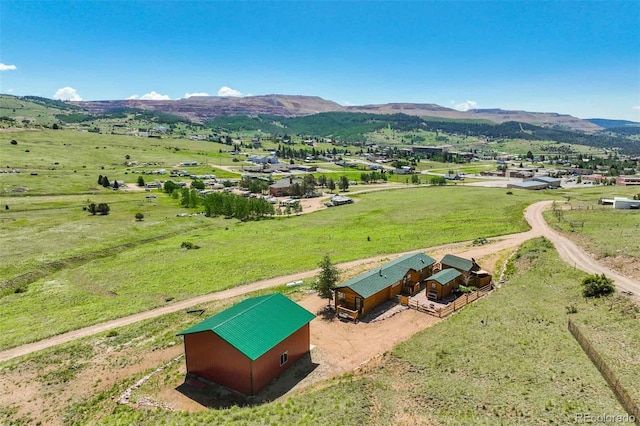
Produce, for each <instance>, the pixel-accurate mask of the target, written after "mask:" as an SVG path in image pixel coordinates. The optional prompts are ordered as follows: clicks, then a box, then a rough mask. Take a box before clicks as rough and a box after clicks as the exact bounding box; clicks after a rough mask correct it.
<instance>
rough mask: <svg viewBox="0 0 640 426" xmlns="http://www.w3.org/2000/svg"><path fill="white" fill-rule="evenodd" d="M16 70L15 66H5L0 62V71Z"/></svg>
mask: <svg viewBox="0 0 640 426" xmlns="http://www.w3.org/2000/svg"><path fill="white" fill-rule="evenodd" d="M17 69H18V67H16V66H15V65H7V64H3V63H2V62H0V71H13V70H17Z"/></svg>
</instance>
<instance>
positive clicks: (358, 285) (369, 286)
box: [336, 253, 436, 299]
mask: <svg viewBox="0 0 640 426" xmlns="http://www.w3.org/2000/svg"><path fill="white" fill-rule="evenodd" d="M434 263H436V261H435V259H433V258H432V257H430V256H427V255H426V254H424V253H414V254H407V255H404V256H402V257H399V258H397V259H395V260H392V261H391V262H389V263H386V264H385V265H383V266H382V267H381V268H378V269H373V270H371V271H368V272H365V273H364V274H360V275H358V276H357V277H354V278H352V279H350V280H348V281H345V282H344V283H342V284H341V285H339V286H337V287H336V289H338V288H345V287H347V288H350V289H351V290H353V291H354V292H356V293H358V294H359V295H360V296H362V297H364V298H365V299H366V298H367V297H369V296H373V295H374V294H376V293H377V292H379V291H380V290H383V289H385V288H387V287H390V286H391V285H393V284H395V283H397V282H398V281H400V280H401V279H402V278H404V276H405V275H406V274H407V272H409V270H414V271H420V270H421V269H424V268H426V267H427V266H430V265H433V264H434Z"/></svg>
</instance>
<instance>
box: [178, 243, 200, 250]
mask: <svg viewBox="0 0 640 426" xmlns="http://www.w3.org/2000/svg"><path fill="white" fill-rule="evenodd" d="M180 248H183V249H187V250H197V249H199V248H200V246H197V245H195V244H193V243H192V242H191V241H183V242H182V244H180Z"/></svg>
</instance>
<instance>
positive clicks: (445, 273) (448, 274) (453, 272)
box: [427, 268, 462, 285]
mask: <svg viewBox="0 0 640 426" xmlns="http://www.w3.org/2000/svg"><path fill="white" fill-rule="evenodd" d="M460 275H462V274H461V273H460V272H459V271H458V270H457V269H451V268H450V269H443V270H442V271H440V272H438V273H437V274H433V275H431V276H430V277H429V278H427V280H433V281H437V282H439V283H440V284H442V285H445V284H446V283H448V282H450V281H453V280H455V279H456V278H458V277H459V276H460Z"/></svg>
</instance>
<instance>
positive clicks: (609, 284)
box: [582, 274, 616, 297]
mask: <svg viewBox="0 0 640 426" xmlns="http://www.w3.org/2000/svg"><path fill="white" fill-rule="evenodd" d="M582 286H583V287H584V289H583V291H582V294H583V295H584V297H601V296H608V295H610V294H613V293H614V292H615V291H616V287H615V285H614V284H613V280H612V279H610V278H607V277H606V276H605V275H604V274H601V275H597V274H595V275H589V276H588V277H586V278H585V279H583V280H582Z"/></svg>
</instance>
